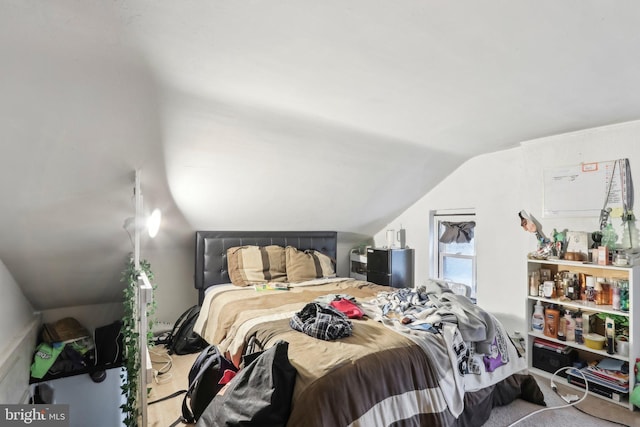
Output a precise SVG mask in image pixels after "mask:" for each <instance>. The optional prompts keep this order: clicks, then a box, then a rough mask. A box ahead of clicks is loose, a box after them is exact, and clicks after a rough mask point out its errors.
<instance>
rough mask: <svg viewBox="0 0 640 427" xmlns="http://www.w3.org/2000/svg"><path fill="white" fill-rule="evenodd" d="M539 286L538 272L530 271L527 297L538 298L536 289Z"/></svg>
mask: <svg viewBox="0 0 640 427" xmlns="http://www.w3.org/2000/svg"><path fill="white" fill-rule="evenodd" d="M539 286H540V272H539V271H538V270H536V271H532V272H531V274H530V275H529V295H531V296H538V287H539Z"/></svg>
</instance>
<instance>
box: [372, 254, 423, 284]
mask: <svg viewBox="0 0 640 427" xmlns="http://www.w3.org/2000/svg"><path fill="white" fill-rule="evenodd" d="M413 258H414V255H413V249H393V248H392V249H376V248H368V249H367V281H368V282H372V283H377V284H378V285H386V286H393V287H394V288H412V287H413Z"/></svg>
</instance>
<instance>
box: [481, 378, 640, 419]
mask: <svg viewBox="0 0 640 427" xmlns="http://www.w3.org/2000/svg"><path fill="white" fill-rule="evenodd" d="M536 381H537V382H538V386H539V387H540V390H542V392H543V394H544V397H545V402H546V403H547V407H554V406H561V405H566V402H565V401H564V400H562V398H560V396H558V395H557V394H556V393H555V392H554V391H553V390H552V389H551V387H550V385H549V380H548V379H545V378H541V377H536ZM556 384H557V385H558V389H559V391H560V392H562V393H564V394H567V393H571V394H576V395H578V396H580V397H582V394H581V393H580V392H578V391H576V390H575V389H569V388H564V387H563V386H562V385H561V384H562V379H560V380H559V381H556ZM541 408H543V407H541V406H538V405H535V404H533V403H529V402H525V401H524V400H521V399H517V400H516V401H515V402H513V403H512V404H510V405H508V406H504V407H500V408H494V410H493V411H492V413H491V418H489V420H488V421H487V422H486V423H485V424H484V426H483V427H507V426H510V425H511V424H512V423H514V422H515V421H517V420H519V419H520V418H522V417H524V416H526V415H527V414H530V413H532V412H534V411H537V410H539V409H541ZM578 408H580V410H579V409H576V407H569V408H562V409H552V410H546V411H543V412H541V413H537V414H535V415H532V416H530V417H529V418H526V419H523V420H522V421H520V422H518V423H517V424H516V426H517V427H539V426H550V427H551V426H553V427H555V426H557V427H609V426H611V427H619V426H621V425H622V426H629V427H640V410H636V411H633V412H632V411H629V410H628V409H626V408H624V407H621V406H618V405H615V404H611V403H608V402H606V401H604V400H603V399H599V398H597V397H592V396H589V397H588V398H587V399H586V400H585V401H584V402H581V403H580V404H579V405H578ZM590 414H591V415H590Z"/></svg>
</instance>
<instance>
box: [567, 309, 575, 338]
mask: <svg viewBox="0 0 640 427" xmlns="http://www.w3.org/2000/svg"><path fill="white" fill-rule="evenodd" d="M564 319H565V334H564V336H565V337H566V339H567V341H575V340H576V333H575V331H576V321H575V319H574V318H573V313H572V312H571V311H569V310H565V312H564Z"/></svg>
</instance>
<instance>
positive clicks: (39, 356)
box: [31, 317, 95, 379]
mask: <svg viewBox="0 0 640 427" xmlns="http://www.w3.org/2000/svg"><path fill="white" fill-rule="evenodd" d="M40 339H41V340H40V343H39V344H38V346H37V347H36V351H35V354H34V356H33V363H32V365H31V377H33V378H37V379H42V378H44V376H45V375H47V374H49V375H61V374H64V373H68V372H73V371H77V370H80V369H83V368H85V367H87V366H92V365H94V363H95V351H94V349H95V344H94V342H93V338H92V336H91V334H90V333H89V331H88V330H87V329H86V328H85V327H84V326H82V325H81V324H80V322H78V321H77V320H76V319H74V318H73V317H65V318H64V319H60V320H58V321H57V322H54V323H45V324H44V325H43V328H42V332H41V334H40Z"/></svg>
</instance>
